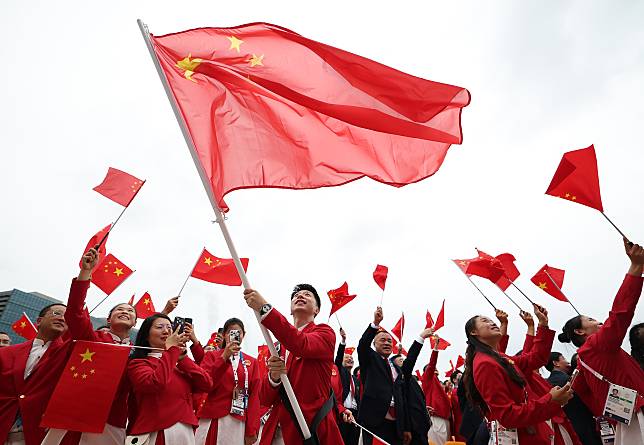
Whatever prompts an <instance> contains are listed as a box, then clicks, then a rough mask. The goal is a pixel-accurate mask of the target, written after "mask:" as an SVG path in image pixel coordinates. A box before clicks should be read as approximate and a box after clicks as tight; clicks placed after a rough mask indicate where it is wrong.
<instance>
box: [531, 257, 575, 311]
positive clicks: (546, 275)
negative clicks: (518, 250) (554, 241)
mask: <svg viewBox="0 0 644 445" xmlns="http://www.w3.org/2000/svg"><path fill="white" fill-rule="evenodd" d="M565 273H566V271H565V270H563V269H557V268H555V267H551V266H548V265H547V264H546V265H545V266H543V267H542V268H541V269H539V272H537V273H536V274H535V275H534V276H533V277H532V278H530V281H532V282H533V283H534V284H535V285H537V286H538V287H539V289H541V290H542V291H544V292H545V293H547V294H549V295H551V296H553V297H555V298H556V299H557V300H559V301H565V302H568V299H567V298H566V296H565V295H564V294H563V292H562V291H561V288H562V287H563V281H564V275H565Z"/></svg>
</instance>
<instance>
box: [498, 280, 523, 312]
mask: <svg viewBox="0 0 644 445" xmlns="http://www.w3.org/2000/svg"><path fill="white" fill-rule="evenodd" d="M497 287H498V286H497ZM499 290H500V291H501V292H503V295H505V296H506V297H508V300H510V301H511V302H512V304H514V305H515V306H516V307H517V308H519V310H520V311H522V312H523V309H522V308H521V306H519V305H518V304H517V303H516V301H514V300H513V299H512V297H510V296H509V295H508V294H507V292H506V291H504V290H503V289H501V288H500V287H499Z"/></svg>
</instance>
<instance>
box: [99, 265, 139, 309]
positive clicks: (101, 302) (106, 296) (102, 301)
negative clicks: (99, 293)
mask: <svg viewBox="0 0 644 445" xmlns="http://www.w3.org/2000/svg"><path fill="white" fill-rule="evenodd" d="M134 272H136V270H133V271H132V273H131V274H129V275H128V276H127V277H125V280H123V281H121V284H123V283H125V281H126V280H127V279H128V278H130V277H131V276H132V275H134ZM121 284H119V286H120V285H121ZM116 289H118V286H116V288H114V290H116ZM112 292H114V291H112ZM110 295H112V294H108V295H105V298H103V299H102V300H101V301H100V302H99V303H98V304H97V305H96V306H94V308H93V309H92V310H91V311H89V314H90V315H91V314H92V312H94V311H95V310H96V308H97V307H99V306H100V305H101V304H103V303H104V302H105V300H107V298H108V297H109V296H110Z"/></svg>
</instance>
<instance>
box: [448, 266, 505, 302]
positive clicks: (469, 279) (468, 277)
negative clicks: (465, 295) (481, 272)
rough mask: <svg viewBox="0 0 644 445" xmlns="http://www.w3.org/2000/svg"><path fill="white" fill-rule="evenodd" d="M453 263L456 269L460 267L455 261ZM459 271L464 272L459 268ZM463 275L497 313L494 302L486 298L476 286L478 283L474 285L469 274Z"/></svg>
mask: <svg viewBox="0 0 644 445" xmlns="http://www.w3.org/2000/svg"><path fill="white" fill-rule="evenodd" d="M452 263H453V264H454V265H455V266H456V267H458V264H456V263H454V261H452ZM458 270H460V271H461V272H463V269H461V268H460V267H458ZM463 275H465V278H467V279H468V281H469V282H470V283H472V286H474V287H475V288H476V290H477V291H479V293H480V294H481V295H482V296H483V298H485V301H487V302H488V303H490V306H492V307H493V308H494V310H495V311H496V310H497V309H496V306H494V303H492V302H491V301H490V299H489V298H488V297H486V296H485V294H484V293H483V291H482V290H481V289H479V287H478V286H477V285H476V283H474V281H472V278H470V276H469V275H468V274H466V273H465V272H463Z"/></svg>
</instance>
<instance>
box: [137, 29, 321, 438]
mask: <svg viewBox="0 0 644 445" xmlns="http://www.w3.org/2000/svg"><path fill="white" fill-rule="evenodd" d="M137 23H138V25H139V29H140V31H141V35H142V36H143V40H145V45H146V46H147V48H148V51H149V52H150V56H151V57H152V62H153V63H154V66H155V68H156V70H157V73H158V74H159V79H160V80H161V84H162V85H163V89H164V90H165V93H166V95H167V96H168V100H169V102H170V106H171V107H172V111H173V112H174V115H175V118H176V119H177V123H178V124H179V128H180V129H181V133H182V134H183V137H184V139H185V141H186V144H187V145H188V150H189V151H190V155H191V156H192V160H193V161H194V163H195V167H196V168H197V171H198V172H199V177H200V178H201V182H202V183H203V186H204V189H205V190H206V194H207V195H208V199H209V200H210V204H211V205H212V209H213V211H214V213H215V217H216V221H217V223H219V228H220V229H221V233H222V235H223V236H224V240H225V241H226V244H227V245H228V250H229V251H230V255H231V257H232V259H233V261H234V263H235V267H236V268H237V272H238V273H239V277H240V278H241V280H242V284H243V286H244V289H249V288H250V287H251V286H250V282H249V281H248V277H247V276H246V271H245V270H244V267H243V266H242V263H241V260H240V259H239V255H238V254H237V249H235V245H234V244H233V240H232V238H231V236H230V233H229V232H228V227H227V226H226V221H225V218H224V214H223V212H222V211H221V209H220V208H219V206H218V205H217V200H216V199H215V196H214V194H213V191H212V187H211V185H210V181H209V179H208V176H207V175H206V172H205V170H204V168H203V166H202V165H201V162H200V161H199V156H198V154H197V149H196V147H195V146H194V143H193V141H192V137H191V135H190V132H189V131H188V127H187V125H186V123H185V121H184V120H183V116H182V115H181V112H180V111H179V107H178V105H177V102H176V99H175V97H174V95H173V93H172V90H171V89H170V85H169V83H168V79H167V78H166V76H165V73H164V72H163V69H162V68H161V63H160V62H159V59H158V58H157V56H156V53H155V52H154V47H153V46H152V40H151V39H150V31H149V30H148V27H147V25H146V24H144V23H143V21H142V20H141V19H137ZM253 312H255V318H256V319H257V323H258V324H259V327H260V329H261V331H262V335H263V336H264V340H265V342H266V346H268V349H269V351H270V352H271V355H272V356H274V357H277V356H278V354H277V350H276V349H275V345H274V344H273V338H272V337H271V334H270V333H269V332H268V330H267V329H266V327H265V326H264V325H263V324H262V320H261V317H260V315H259V312H257V311H253ZM280 380H281V382H282V386H283V387H284V390H285V392H286V395H287V396H288V399H289V402H291V406H292V408H293V412H294V414H295V418H296V419H297V423H298V425H299V427H300V430H301V431H302V435H303V436H304V439H310V438H311V432H310V430H309V427H308V425H307V424H306V420H305V419H304V414H303V413H302V409H301V408H300V404H299V403H298V401H297V398H296V396H295V392H294V391H293V387H292V386H291V382H290V381H289V379H288V376H287V375H286V374H282V375H280Z"/></svg>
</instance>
